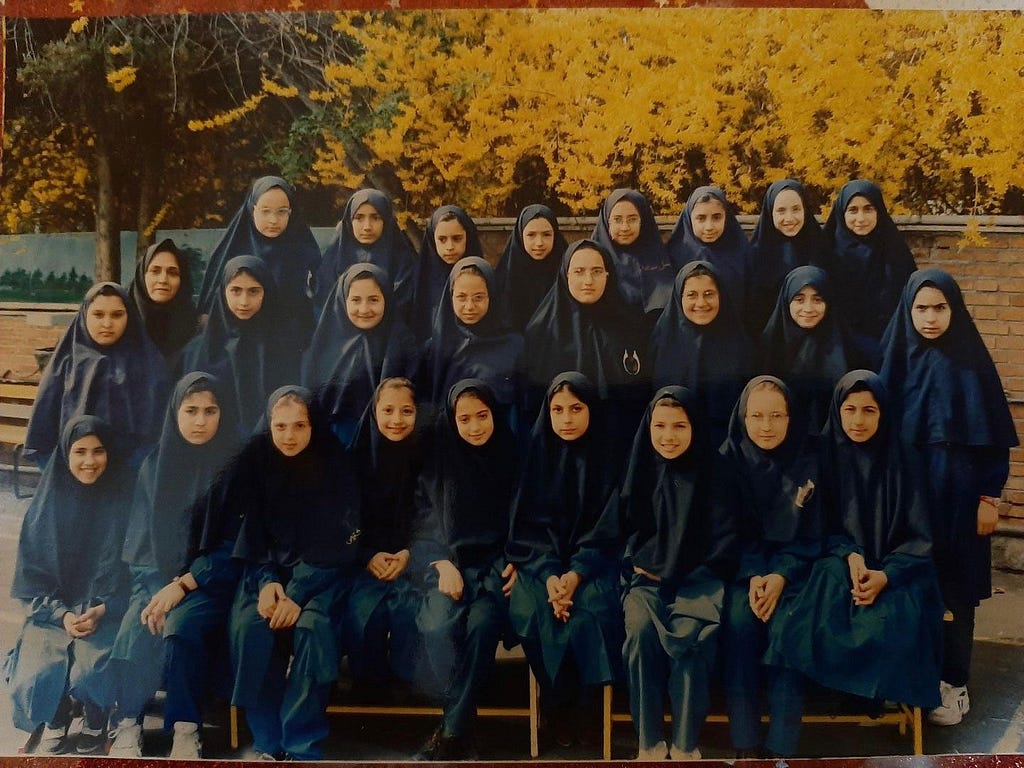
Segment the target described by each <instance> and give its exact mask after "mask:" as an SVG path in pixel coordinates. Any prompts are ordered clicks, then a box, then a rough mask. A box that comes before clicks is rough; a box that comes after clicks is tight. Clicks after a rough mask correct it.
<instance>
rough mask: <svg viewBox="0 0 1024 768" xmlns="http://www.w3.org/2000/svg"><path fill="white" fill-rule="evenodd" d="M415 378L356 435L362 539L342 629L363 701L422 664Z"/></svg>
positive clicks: (381, 403) (383, 402)
mask: <svg viewBox="0 0 1024 768" xmlns="http://www.w3.org/2000/svg"><path fill="white" fill-rule="evenodd" d="M418 422H419V415H418V412H417V408H416V391H415V389H414V388H413V384H412V382H411V381H409V379H405V378H390V379H384V380H383V381H382V382H381V383H380V385H379V386H378V387H377V391H376V394H375V395H374V398H373V401H372V402H371V403H370V404H369V405H368V406H367V408H366V412H365V413H364V414H363V419H362V421H361V422H360V423H359V429H358V430H357V432H356V439H355V443H354V445H353V447H352V458H353V462H354V464H355V467H356V473H357V475H358V477H359V481H360V488H361V491H360V492H361V496H362V500H363V504H362V521H363V522H362V535H361V536H360V537H359V556H358V562H359V565H361V566H362V570H361V571H359V572H358V574H357V575H356V576H355V580H354V583H353V585H352V594H351V596H350V598H349V601H348V606H347V611H346V614H345V620H344V622H343V624H342V628H343V629H342V632H343V643H342V644H343V646H344V648H345V651H346V653H347V654H348V664H349V671H350V672H351V673H352V678H353V680H354V681H355V684H356V686H357V687H359V688H362V689H363V692H364V694H369V695H370V696H373V695H375V694H376V692H381V691H383V692H385V693H386V692H387V691H388V690H389V686H388V685H387V684H388V683H389V682H392V681H393V679H395V678H397V679H398V680H401V681H403V682H405V683H411V682H413V681H414V677H415V673H416V665H417V662H418V661H419V660H420V659H421V657H422V651H421V646H420V641H419V632H418V631H417V630H416V613H417V612H418V610H419V607H420V593H419V590H418V589H417V588H416V585H415V583H414V581H413V569H412V568H410V567H409V559H410V556H411V546H412V536H413V523H414V520H415V517H416V498H415V497H416V485H417V483H418V481H419V476H420V472H421V470H422V468H423V462H424V460H425V457H426V456H427V445H426V439H425V435H424V434H423V433H424V430H423V429H422V428H421V426H420V424H419V423H418Z"/></svg>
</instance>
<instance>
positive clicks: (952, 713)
mask: <svg viewBox="0 0 1024 768" xmlns="http://www.w3.org/2000/svg"><path fill="white" fill-rule="evenodd" d="M939 696H940V697H941V698H942V704H941V705H939V706H938V707H936V708H935V709H933V710H932V711H931V712H929V713H928V722H929V723H931V724H932V725H956V724H957V723H959V722H960V721H961V720H963V719H964V715H966V714H967V713H968V712H970V711H971V699H970V696H968V695H967V686H966V685H950V684H949V683H947V682H945V681H942V682H941V683H939Z"/></svg>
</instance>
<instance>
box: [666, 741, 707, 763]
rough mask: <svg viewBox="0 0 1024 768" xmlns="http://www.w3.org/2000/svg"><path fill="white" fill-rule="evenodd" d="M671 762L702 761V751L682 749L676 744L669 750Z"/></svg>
mask: <svg viewBox="0 0 1024 768" xmlns="http://www.w3.org/2000/svg"><path fill="white" fill-rule="evenodd" d="M668 759H669V760H700V759H701V755H700V750H699V749H697V748H696V747H694V748H693V749H691V750H685V749H680V748H679V747H677V746H676V745H675V744H672V745H671V746H670V747H669V748H668Z"/></svg>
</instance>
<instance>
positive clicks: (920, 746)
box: [913, 707, 924, 755]
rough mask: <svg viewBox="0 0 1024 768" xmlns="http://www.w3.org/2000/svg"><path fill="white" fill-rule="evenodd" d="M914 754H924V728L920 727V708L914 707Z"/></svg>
mask: <svg viewBox="0 0 1024 768" xmlns="http://www.w3.org/2000/svg"><path fill="white" fill-rule="evenodd" d="M913 716H914V754H915V755H923V754H924V729H922V727H921V708H920V707H914V715H913Z"/></svg>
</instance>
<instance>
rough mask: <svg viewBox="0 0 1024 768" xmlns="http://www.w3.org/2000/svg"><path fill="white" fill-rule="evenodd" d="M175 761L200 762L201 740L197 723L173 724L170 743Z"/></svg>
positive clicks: (171, 755) (201, 752)
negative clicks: (172, 739) (172, 738)
mask: <svg viewBox="0 0 1024 768" xmlns="http://www.w3.org/2000/svg"><path fill="white" fill-rule="evenodd" d="M168 757H171V758H174V759H175V760H201V759H202V757H203V738H202V736H200V735H199V725H198V724H197V723H182V722H178V723H175V724H174V741H173V742H171V754H169V755H168Z"/></svg>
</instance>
